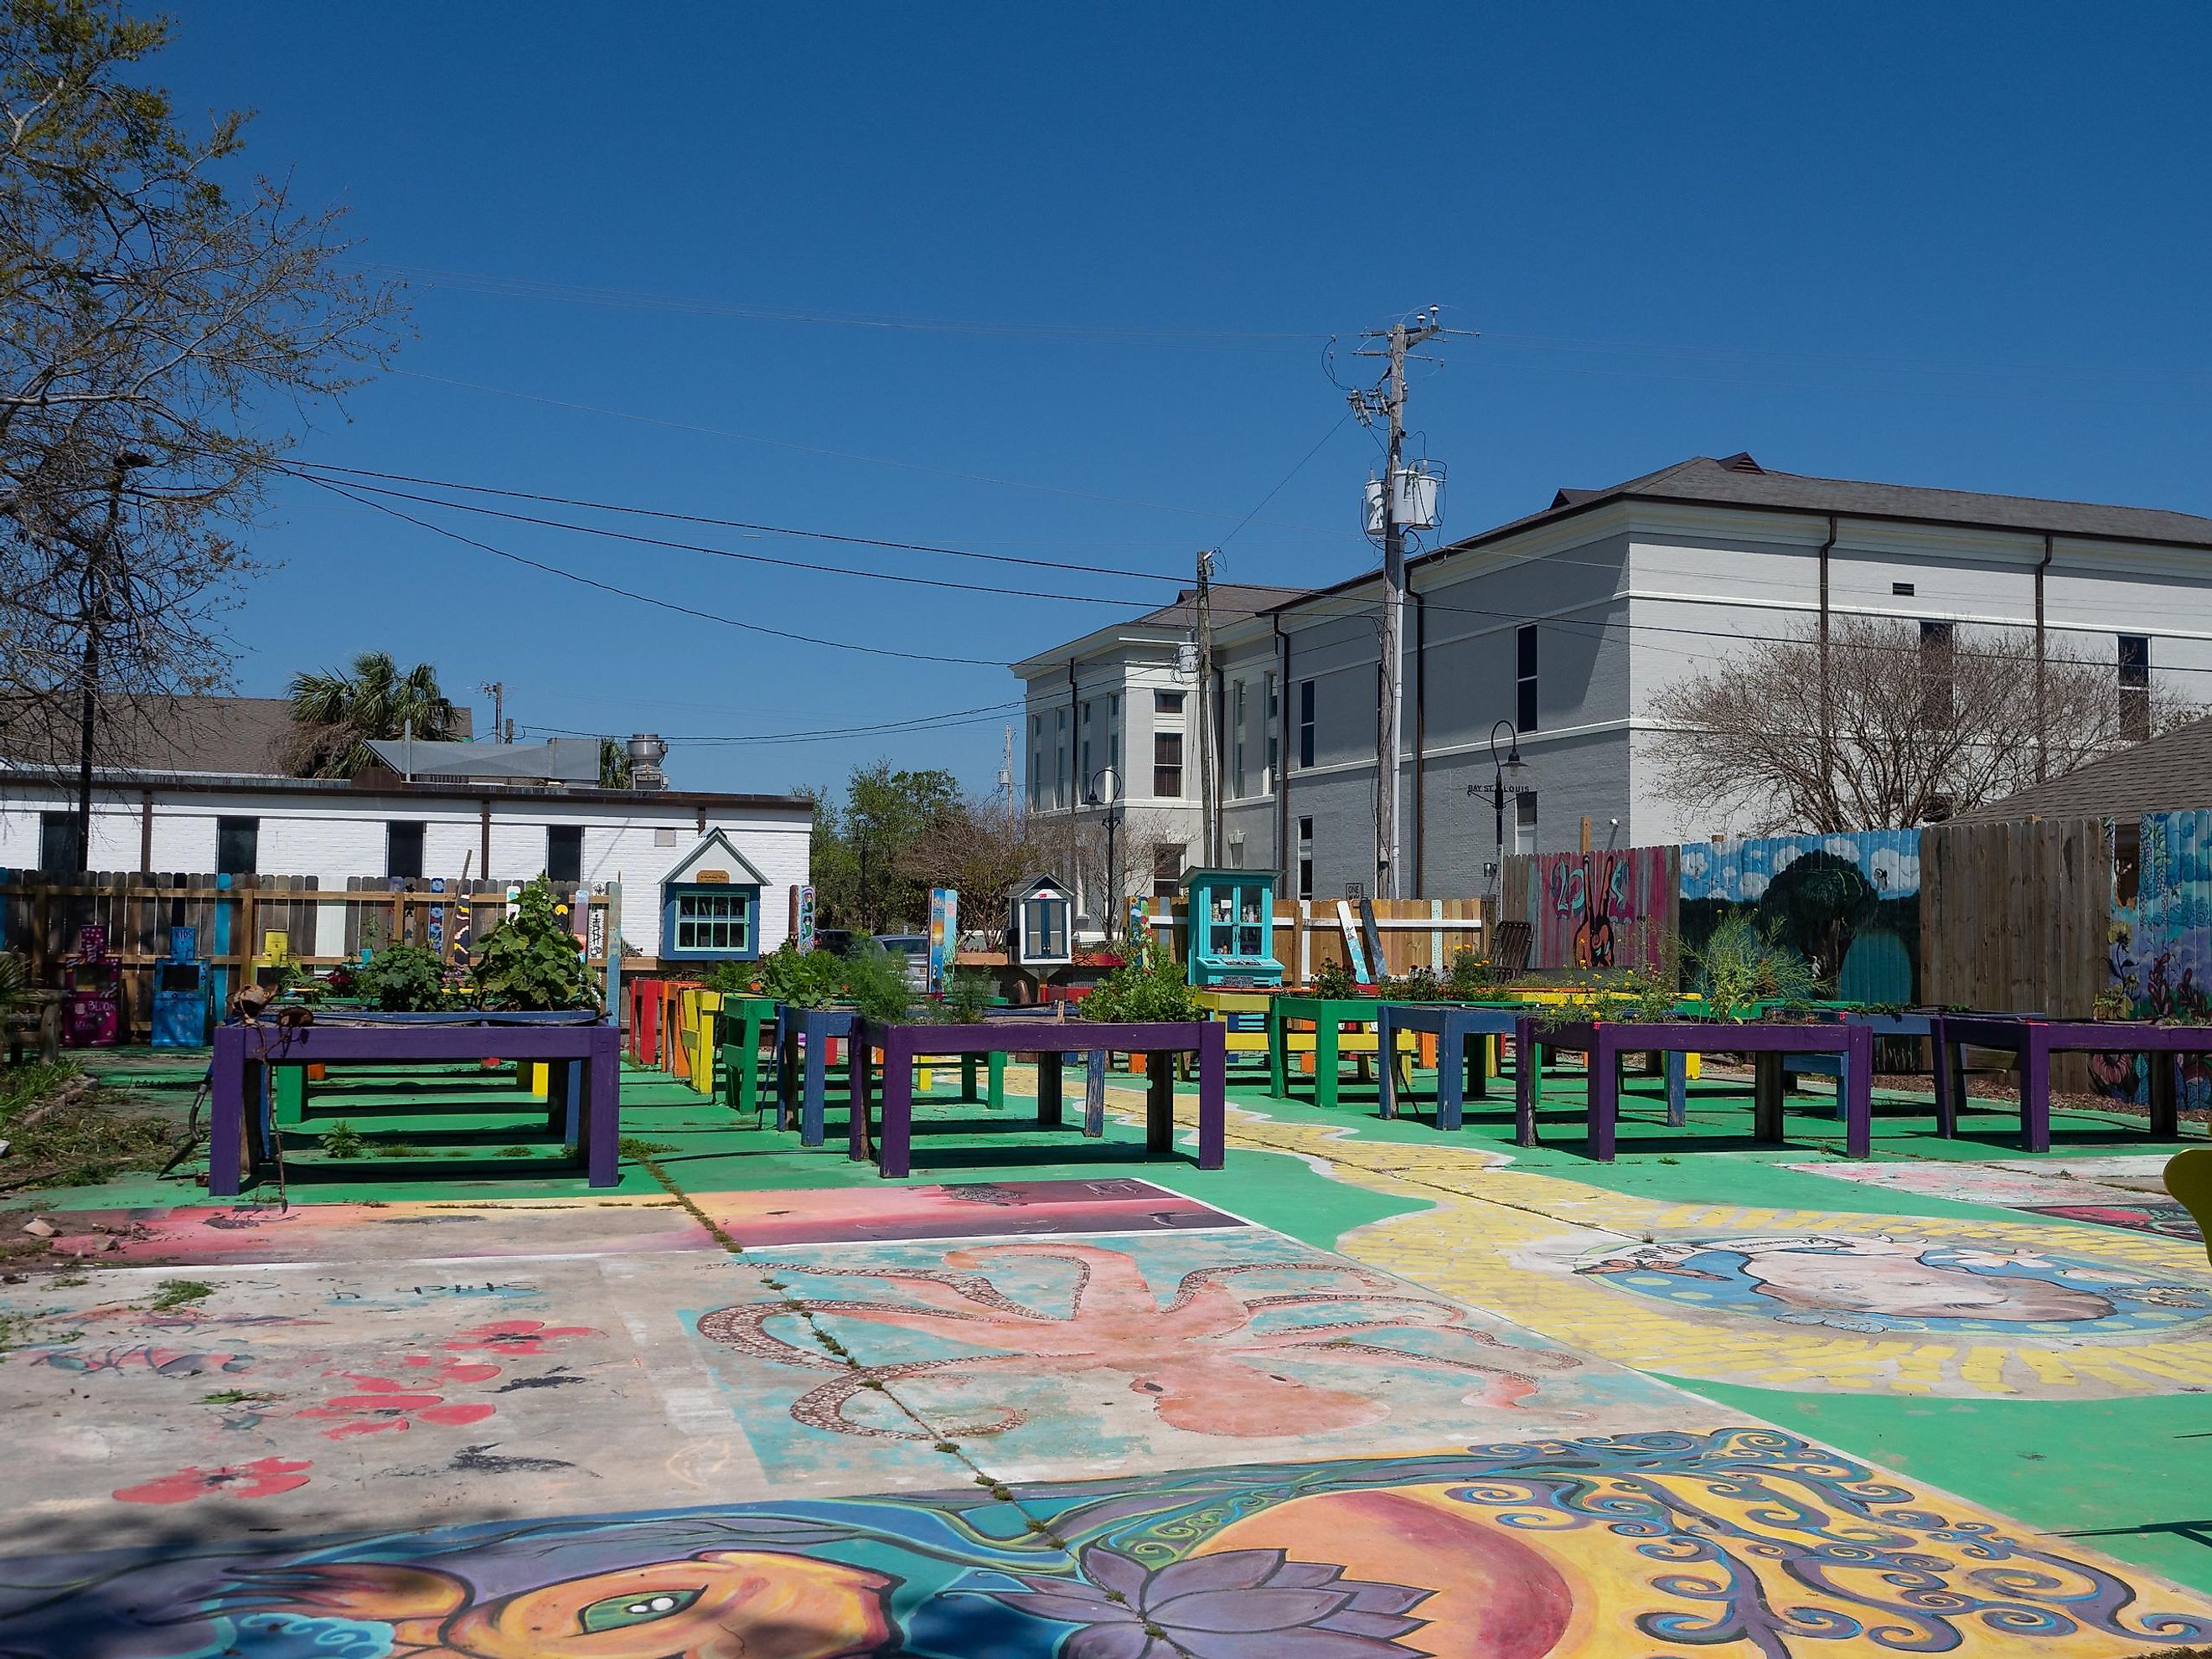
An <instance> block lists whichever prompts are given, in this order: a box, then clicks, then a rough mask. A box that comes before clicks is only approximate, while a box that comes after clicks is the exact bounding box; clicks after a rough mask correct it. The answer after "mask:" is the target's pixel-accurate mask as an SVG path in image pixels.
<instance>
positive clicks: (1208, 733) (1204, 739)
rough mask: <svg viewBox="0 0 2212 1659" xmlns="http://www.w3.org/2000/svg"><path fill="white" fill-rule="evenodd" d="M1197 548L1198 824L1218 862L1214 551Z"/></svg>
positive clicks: (1211, 861) (1209, 856)
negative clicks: (1214, 772)
mask: <svg viewBox="0 0 2212 1659" xmlns="http://www.w3.org/2000/svg"><path fill="white" fill-rule="evenodd" d="M1214 552H1215V550H1214V549H1212V548H1210V547H1202V548H1200V549H1199V550H1198V591H1197V592H1196V593H1195V594H1194V596H1193V599H1194V603H1195V607H1196V610H1197V612H1198V826H1199V839H1200V842H1202V843H1203V844H1204V846H1205V848H1206V863H1207V864H1208V865H1209V866H1213V867H1215V868H1218V867H1219V866H1220V864H1221V809H1220V804H1219V802H1218V800H1217V799H1215V797H1216V795H1217V794H1218V791H1217V790H1216V789H1215V788H1214V780H1213V555H1214Z"/></svg>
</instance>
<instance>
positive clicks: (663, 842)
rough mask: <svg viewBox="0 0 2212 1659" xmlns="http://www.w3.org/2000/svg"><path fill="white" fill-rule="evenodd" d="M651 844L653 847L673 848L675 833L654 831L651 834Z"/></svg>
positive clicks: (672, 831) (668, 830)
mask: <svg viewBox="0 0 2212 1659" xmlns="http://www.w3.org/2000/svg"><path fill="white" fill-rule="evenodd" d="M653 845H654V846H655V847H673V846H675V845H676V832H675V831H674V830H673V829H656V830H654V831H653Z"/></svg>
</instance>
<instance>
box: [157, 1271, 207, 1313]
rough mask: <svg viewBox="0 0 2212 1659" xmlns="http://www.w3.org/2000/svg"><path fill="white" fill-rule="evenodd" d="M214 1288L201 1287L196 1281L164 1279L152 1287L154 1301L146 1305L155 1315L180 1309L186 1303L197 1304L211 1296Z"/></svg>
mask: <svg viewBox="0 0 2212 1659" xmlns="http://www.w3.org/2000/svg"><path fill="white" fill-rule="evenodd" d="M214 1294H215V1286H214V1285H203V1284H201V1283H200V1281H199V1280H198V1279H163V1280H162V1281H161V1283H160V1284H159V1285H155V1287H154V1299H153V1301H152V1302H150V1303H149V1304H147V1305H148V1306H149V1307H150V1308H152V1309H153V1310H154V1311H155V1313H161V1312H162V1311H163V1310H167V1309H169V1308H181V1307H183V1306H184V1305H185V1304H186V1303H187V1302H198V1301H201V1300H202V1299H204V1298H205V1297H210V1296H213V1295H214Z"/></svg>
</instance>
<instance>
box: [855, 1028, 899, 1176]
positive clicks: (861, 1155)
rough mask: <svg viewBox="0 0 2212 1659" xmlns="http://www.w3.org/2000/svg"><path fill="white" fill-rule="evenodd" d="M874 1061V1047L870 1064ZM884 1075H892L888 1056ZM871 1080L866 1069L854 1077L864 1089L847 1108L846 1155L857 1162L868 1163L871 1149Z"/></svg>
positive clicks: (885, 1060)
mask: <svg viewBox="0 0 2212 1659" xmlns="http://www.w3.org/2000/svg"><path fill="white" fill-rule="evenodd" d="M874 1063H875V1054H874V1051H873V1050H870V1052H869V1056H868V1064H869V1065H870V1066H873V1065H874ZM884 1077H885V1078H886V1079H888V1078H889V1077H890V1059H889V1057H888V1056H886V1057H885V1059H884ZM871 1081H872V1080H871V1079H869V1077H868V1075H867V1073H866V1071H863V1072H862V1073H860V1074H859V1075H858V1076H856V1077H855V1078H854V1083H855V1084H856V1085H862V1091H861V1092H856V1093H855V1094H854V1096H853V1097H852V1101H851V1103H850V1104H849V1105H848V1107H847V1108H846V1110H845V1156H846V1157H847V1158H850V1159H851V1160H852V1161H853V1162H854V1163H855V1164H866V1162H867V1161H868V1157H869V1153H870V1151H871V1148H870V1146H869V1142H868V1112H869V1110H870V1107H871V1103H872V1101H873V1099H874V1094H875V1091H874V1090H873V1088H872V1086H867V1085H870V1084H871Z"/></svg>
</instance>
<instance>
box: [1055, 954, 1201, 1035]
mask: <svg viewBox="0 0 2212 1659" xmlns="http://www.w3.org/2000/svg"><path fill="white" fill-rule="evenodd" d="M1078 1012H1079V1015H1080V1016H1081V1018H1085V1019H1089V1020H1098V1021H1103V1022H1106V1023H1108V1024H1129V1025H1136V1024H1153V1023H1155V1022H1160V1021H1167V1020H1184V1019H1198V1018H1201V1017H1202V1014H1201V1011H1200V1008H1199V1006H1198V1003H1197V1000H1196V999H1195V998H1194V997H1193V996H1192V994H1191V989H1190V985H1189V982H1188V979H1187V978H1186V976H1185V975H1184V972H1183V969H1182V963H1178V962H1177V961H1176V959H1175V958H1174V957H1172V956H1170V954H1169V952H1168V949H1167V947H1166V946H1165V945H1158V944H1155V945H1148V946H1146V950H1145V952H1144V954H1143V955H1142V956H1139V957H1136V958H1134V959H1133V960H1132V961H1129V962H1126V963H1122V964H1121V966H1120V967H1119V968H1116V969H1114V971H1113V972H1111V973H1109V974H1108V975H1106V977H1105V978H1103V979H1102V980H1101V981H1098V983H1097V985H1096V986H1095V987H1092V989H1091V994H1090V995H1089V996H1087V997H1085V998H1084V999H1083V1001H1082V1003H1081V1005H1080V1006H1079V1009H1078Z"/></svg>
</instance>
